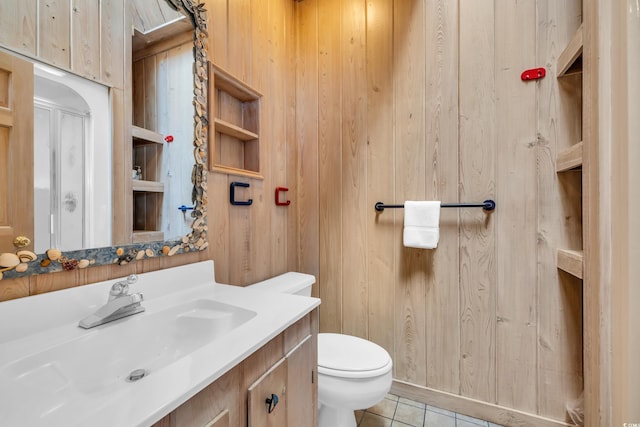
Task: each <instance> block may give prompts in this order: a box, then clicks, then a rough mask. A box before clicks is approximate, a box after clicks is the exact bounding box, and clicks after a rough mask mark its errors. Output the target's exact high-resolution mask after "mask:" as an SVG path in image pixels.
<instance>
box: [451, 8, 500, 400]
mask: <svg viewBox="0 0 640 427" xmlns="http://www.w3.org/2000/svg"><path fill="white" fill-rule="evenodd" d="M494 23H495V16H494V2H493V1H492V0H481V1H475V2H462V3H460V62H459V66H460V77H459V90H460V95H459V99H460V101H459V108H460V165H459V171H460V176H459V185H460V190H459V194H460V196H459V197H460V201H463V202H466V201H471V200H484V199H485V198H490V197H496V200H497V203H498V210H497V211H496V212H495V213H494V214H492V215H487V214H486V213H484V212H483V211H482V210H480V209H463V210H461V211H460V218H461V235H460V266H459V268H460V310H461V312H460V322H461V324H460V351H461V361H460V381H461V394H462V395H463V396H466V397H472V398H476V399H480V400H484V401H487V402H495V399H496V366H495V365H496V336H495V328H496V317H495V316H496V269H497V267H498V266H497V265H496V253H495V239H496V237H495V222H496V220H497V219H498V218H496V216H499V215H501V213H500V212H501V208H500V206H501V205H500V203H501V202H500V200H501V199H500V198H499V197H498V196H499V195H498V194H496V193H495V156H496V121H497V117H496V106H495V102H496V100H495V96H496V95H495V81H494V78H495V71H496V69H495V65H494V63H495V61H494V56H495V55H494V48H495V45H496V40H495V37H494ZM505 214H506V213H505Z"/></svg>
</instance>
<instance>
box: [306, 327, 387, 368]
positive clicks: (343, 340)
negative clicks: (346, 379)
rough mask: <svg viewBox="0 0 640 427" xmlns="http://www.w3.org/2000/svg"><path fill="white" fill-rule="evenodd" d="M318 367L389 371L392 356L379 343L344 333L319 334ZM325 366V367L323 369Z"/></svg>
mask: <svg viewBox="0 0 640 427" xmlns="http://www.w3.org/2000/svg"><path fill="white" fill-rule="evenodd" d="M318 368H319V369H320V370H321V371H325V372H327V373H328V372H329V371H346V372H354V373H355V372H361V373H363V372H370V371H383V372H384V371H389V370H390V369H391V357H390V356H389V353H387V351H386V350H385V349H384V348H382V347H380V346H379V345H378V344H375V343H372V342H371V341H367V340H364V339H362V338H358V337H354V336H351V335H343V334H329V333H322V334H318ZM323 368H324V369H323Z"/></svg>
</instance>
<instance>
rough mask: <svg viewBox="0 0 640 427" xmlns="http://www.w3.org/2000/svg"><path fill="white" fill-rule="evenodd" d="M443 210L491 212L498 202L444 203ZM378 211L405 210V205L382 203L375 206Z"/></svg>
mask: <svg viewBox="0 0 640 427" xmlns="http://www.w3.org/2000/svg"><path fill="white" fill-rule="evenodd" d="M440 207H441V208H482V209H484V210H485V211H488V212H491V211H492V210H494V209H495V208H496V202H494V201H493V200H491V199H489V200H485V201H484V202H482V203H442V204H441V205H440ZM375 208H376V211H378V212H382V211H384V209H385V208H390V209H398V208H404V205H385V204H384V203H382V202H378V203H376V205H375Z"/></svg>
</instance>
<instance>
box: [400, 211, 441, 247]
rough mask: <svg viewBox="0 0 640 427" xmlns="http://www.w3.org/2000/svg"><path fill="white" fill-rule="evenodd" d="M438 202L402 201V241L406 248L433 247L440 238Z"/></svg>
mask: <svg viewBox="0 0 640 427" xmlns="http://www.w3.org/2000/svg"><path fill="white" fill-rule="evenodd" d="M439 227H440V202H437V201H428V202H424V201H420V202H415V201H410V200H408V201H406V202H404V233H403V242H404V245H405V246H406V247H408V248H421V249H434V248H436V247H437V246H438V240H439V239H440V228H439Z"/></svg>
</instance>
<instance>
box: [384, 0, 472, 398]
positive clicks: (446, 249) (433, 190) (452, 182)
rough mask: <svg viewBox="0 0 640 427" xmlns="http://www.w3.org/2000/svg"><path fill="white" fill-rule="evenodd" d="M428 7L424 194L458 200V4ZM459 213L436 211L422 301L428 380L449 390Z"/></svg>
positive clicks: (454, 372)
mask: <svg viewBox="0 0 640 427" xmlns="http://www.w3.org/2000/svg"><path fill="white" fill-rule="evenodd" d="M426 7H427V11H426V23H425V29H426V39H427V42H426V43H425V51H424V54H425V57H426V74H425V78H426V81H425V88H426V96H425V99H426V109H425V114H426V129H425V138H424V140H425V144H426V148H425V150H426V157H425V169H426V196H427V199H432V200H442V201H443V202H449V203H451V202H456V201H457V200H458V33H459V29H458V5H457V2H450V1H447V0H439V1H435V2H427V3H426ZM385 214H386V213H385ZM459 214H460V211H459V210H458V209H442V210H441V211H440V242H439V243H438V249H437V250H435V251H434V252H433V265H432V269H431V271H430V273H429V275H428V281H427V299H426V305H425V314H426V322H427V332H426V335H425V340H426V346H427V383H426V384H427V386H428V387H433V388H437V389H438V390H444V391H447V392H451V393H459V391H460V362H459V360H460V311H459V310H460V307H459V305H460V288H459V286H458V283H459V277H458V274H459V272H458V263H459V222H458V218H459Z"/></svg>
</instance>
